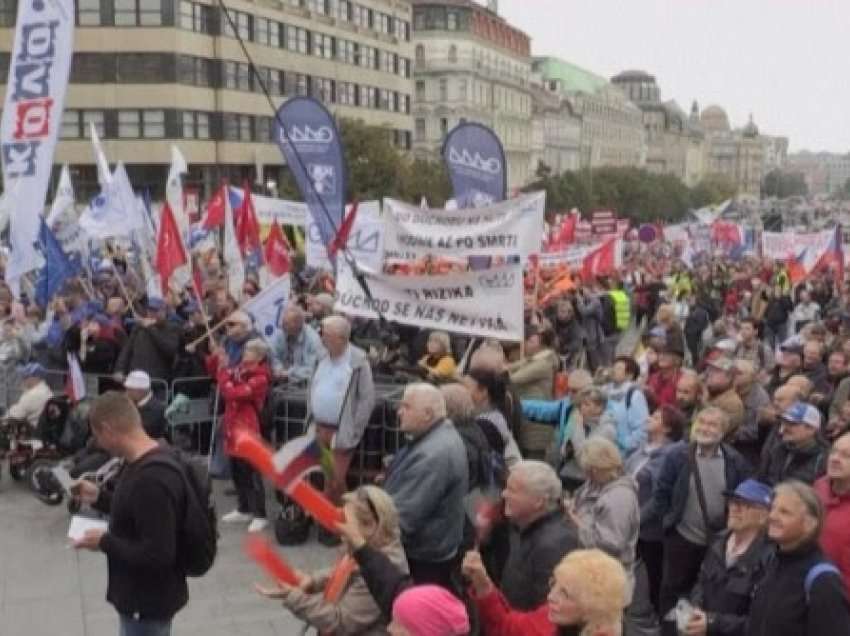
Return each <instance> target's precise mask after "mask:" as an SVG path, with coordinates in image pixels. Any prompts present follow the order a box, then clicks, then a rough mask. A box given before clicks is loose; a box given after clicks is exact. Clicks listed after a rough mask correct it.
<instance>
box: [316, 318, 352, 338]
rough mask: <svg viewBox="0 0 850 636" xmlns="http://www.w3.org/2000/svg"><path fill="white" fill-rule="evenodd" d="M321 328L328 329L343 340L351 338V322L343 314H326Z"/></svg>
mask: <svg viewBox="0 0 850 636" xmlns="http://www.w3.org/2000/svg"><path fill="white" fill-rule="evenodd" d="M322 329H330V330H331V331H333V332H336V333H337V334H338V335H339V336H340V337H341V338H344V339H345V340H349V339H350V338H351V323H350V322H348V320H347V319H346V318H345V317H344V316H338V315H333V316H328V317H327V318H325V319H324V320H323V321H322Z"/></svg>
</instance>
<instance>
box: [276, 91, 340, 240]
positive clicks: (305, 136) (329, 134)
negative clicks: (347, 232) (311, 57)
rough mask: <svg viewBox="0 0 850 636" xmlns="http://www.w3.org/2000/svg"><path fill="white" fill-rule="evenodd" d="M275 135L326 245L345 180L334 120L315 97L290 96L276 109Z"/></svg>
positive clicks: (331, 236)
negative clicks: (290, 97) (281, 123)
mask: <svg viewBox="0 0 850 636" xmlns="http://www.w3.org/2000/svg"><path fill="white" fill-rule="evenodd" d="M279 122H283V125H284V128H285V130H281V126H280V123H279ZM274 135H275V139H276V140H277V143H278V145H279V146H280V151H281V153H283V158H284V159H285V160H286V163H287V165H288V166H289V169H290V170H291V171H292V174H293V176H294V177H295V182H296V184H298V189H299V190H300V191H301V196H303V197H304V201H305V203H306V204H307V207H308V209H309V210H310V215H311V216H312V217H313V221H315V223H316V225H317V226H318V228H319V235H320V237H321V239H322V243H323V244H324V245H325V247H327V246H328V245H330V243H331V241H332V240H333V239H334V236H335V235H336V230H337V228H339V226H340V223H342V217H343V214H344V211H345V196H346V190H347V181H348V174H347V168H346V164H345V158H344V156H343V154H342V141H341V139H340V137H339V130H338V129H337V127H336V122H334V119H333V117H332V116H331V114H330V113H329V112H328V110H327V109H326V108H325V107H324V106H323V105H322V104H321V103H320V102H318V101H317V100H315V99H313V98H311V97H293V98H292V99H290V100H288V101H287V102H286V103H284V104H283V105H282V106H281V107H280V109H279V110H278V111H277V118H276V119H275V124H274ZM299 158H300V160H299ZM323 206H324V209H323Z"/></svg>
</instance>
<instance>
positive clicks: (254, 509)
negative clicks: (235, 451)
mask: <svg viewBox="0 0 850 636" xmlns="http://www.w3.org/2000/svg"><path fill="white" fill-rule="evenodd" d="M230 472H231V476H232V477H233V485H234V486H235V487H236V500H237V502H238V507H239V512H242V513H245V514H249V515H253V516H255V517H259V518H261V519H265V518H266V489H265V487H264V486H263V478H262V477H260V473H258V472H257V471H256V470H255V469H254V467H253V466H251V464H249V463H248V462H246V461H244V460H241V459H236V458H235V457H231V458H230Z"/></svg>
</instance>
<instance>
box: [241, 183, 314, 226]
mask: <svg viewBox="0 0 850 636" xmlns="http://www.w3.org/2000/svg"><path fill="white" fill-rule="evenodd" d="M230 191H231V193H233V194H234V195H235V196H236V198H238V199H239V200H240V201H241V200H242V188H235V187H233V186H230ZM251 198H252V199H253V200H254V210H255V211H256V213H257V220H258V221H259V222H260V225H264V226H270V225H271V224H272V223H274V222H275V221H277V222H278V223H280V224H281V225H297V226H299V227H304V226H305V225H306V224H307V218H308V216H307V204H306V203H299V202H297V201H287V200H286V199H274V198H272V197H263V196H260V195H258V194H252V195H251Z"/></svg>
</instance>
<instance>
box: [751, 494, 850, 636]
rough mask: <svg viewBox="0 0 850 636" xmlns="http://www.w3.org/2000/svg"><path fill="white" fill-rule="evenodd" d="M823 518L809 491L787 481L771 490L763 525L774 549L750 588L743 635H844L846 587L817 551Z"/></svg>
mask: <svg viewBox="0 0 850 636" xmlns="http://www.w3.org/2000/svg"><path fill="white" fill-rule="evenodd" d="M823 516H824V513H823V506H822V505H821V502H820V500H819V499H818V497H817V495H816V494H815V493H814V491H813V490H812V489H811V488H810V487H809V486H807V485H805V484H803V483H801V482H798V481H789V482H783V483H781V484H779V485H778V486H777V487H776V489H775V493H774V498H773V502H772V504H771V508H770V516H769V517H768V526H767V534H768V537H769V538H770V539H771V540H772V541H773V542H774V543H775V544H776V549H775V551H774V553H773V558H772V559H771V560H770V561H769V562H768V565H767V569H766V571H765V575H764V577H763V579H762V581H761V583H760V584H759V585H757V586H756V588H755V593H754V594H753V598H752V604H751V606H750V615H749V620H748V622H747V630H746V634H747V636H762V635H763V634H771V635H772V636H839V635H841V636H844V635H846V634H847V633H848V631H850V604H848V602H847V592H846V585H845V583H844V581H843V580H842V579H841V574H840V573H839V572H838V570H837V568H836V567H835V566H834V565H832V564H831V563H829V562H828V561H826V559H825V558H824V554H823V552H821V549H820V548H819V547H818V540H819V538H820V534H821V531H822V527H823Z"/></svg>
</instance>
